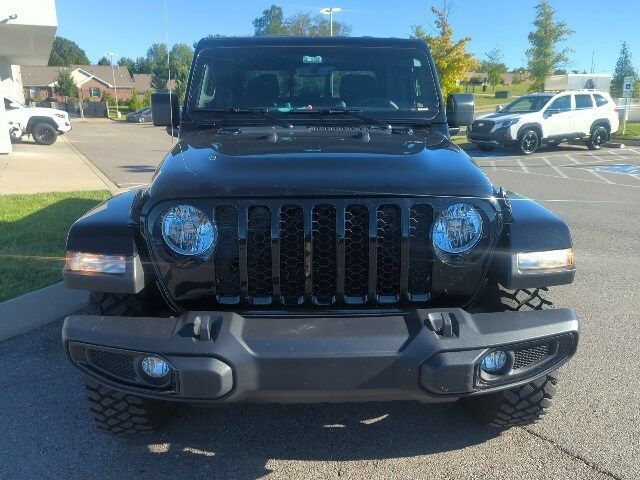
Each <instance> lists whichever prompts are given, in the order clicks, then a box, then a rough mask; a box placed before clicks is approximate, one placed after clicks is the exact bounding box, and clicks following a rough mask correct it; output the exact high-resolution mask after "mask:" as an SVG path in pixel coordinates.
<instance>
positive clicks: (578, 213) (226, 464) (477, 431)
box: [0, 123, 640, 480]
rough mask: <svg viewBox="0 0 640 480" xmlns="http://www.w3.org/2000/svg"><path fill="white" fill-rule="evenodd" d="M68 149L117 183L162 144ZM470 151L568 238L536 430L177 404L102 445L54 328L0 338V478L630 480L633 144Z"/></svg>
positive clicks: (152, 161)
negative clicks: (561, 222) (147, 433)
mask: <svg viewBox="0 0 640 480" xmlns="http://www.w3.org/2000/svg"><path fill="white" fill-rule="evenodd" d="M70 139H71V140H72V141H73V143H74V145H75V146H76V147H77V148H78V149H80V150H81V151H82V153H84V154H85V155H86V156H87V157H88V158H89V159H91V161H92V162H94V163H95V164H96V165H97V166H98V167H99V168H100V169H101V170H102V171H103V172H105V173H106V174H107V175H108V176H110V178H112V180H114V181H115V182H116V183H119V184H120V185H122V186H124V185H132V184H134V183H136V182H140V183H142V182H146V181H147V180H148V179H149V178H150V176H151V172H152V170H153V168H154V166H155V165H157V163H158V162H159V161H160V159H161V158H162V156H163V155H164V153H165V152H166V151H167V150H168V149H169V148H170V146H171V139H170V137H169V136H168V135H167V134H166V133H165V131H164V129H162V128H154V127H150V126H147V125H126V124H115V123H108V124H105V125H100V126H97V125H96V126H94V125H93V124H89V123H88V124H87V125H86V126H85V127H84V128H76V127H75V126H74V130H73V137H70ZM107 150H108V151H107ZM470 154H472V155H473V156H474V158H475V161H476V162H477V163H478V164H479V165H480V166H481V167H482V168H483V169H484V170H485V172H486V173H487V175H489V177H490V178H491V179H492V180H493V181H494V183H495V184H496V185H502V186H505V187H506V188H508V189H511V190H514V191H518V192H520V193H522V194H524V195H527V196H529V197H531V198H534V199H536V200H538V201H540V202H541V203H542V204H544V205H545V206H547V207H548V208H550V209H552V210H553V211H555V212H556V213H558V214H559V215H560V216H562V217H563V218H565V219H566V220H567V221H568V223H569V225H570V227H571V230H572V233H573V235H574V241H575V252H576V263H577V265H578V275H577V278H576V282H575V283H574V284H573V285H570V286H563V287H555V288H552V289H551V290H552V292H553V296H554V298H555V301H556V305H557V306H571V307H573V308H576V309H577V311H578V314H579V316H580V321H581V340H580V345H579V348H578V354H577V356H576V358H575V359H574V360H573V361H572V362H570V363H569V364H568V365H566V366H565V367H563V368H562V369H561V371H560V381H561V384H560V389H559V394H558V397H557V400H556V401H555V405H554V407H553V408H552V409H551V410H550V412H549V413H548V415H547V416H546V417H545V418H544V420H543V421H542V422H540V423H539V424H537V425H535V426H531V427H526V428H515V429H512V430H510V431H508V432H504V433H501V434H498V433H496V432H495V431H493V430H489V429H484V428H480V427H477V426H475V425H474V424H473V423H471V422H470V420H469V419H468V418H467V417H466V416H465V415H464V414H463V413H461V412H460V410H458V409H457V408H456V406H455V405H430V406H424V405H419V404H417V403H411V402H407V403H372V404H354V405H306V406H304V405H302V406H299V405H296V406H286V405H259V406H250V405H237V406H229V407H222V408H206V407H193V406H191V407H185V408H182V409H180V410H179V411H178V412H177V415H176V417H174V419H173V420H172V421H171V423H170V424H169V426H168V428H167V429H166V431H165V432H164V433H163V434H158V435H154V436H151V437H137V438H114V437H110V436H108V435H105V434H103V433H102V432H99V431H97V430H96V429H94V427H93V425H92V423H91V420H90V419H89V415H88V414H87V412H86V410H85V405H84V400H83V398H82V394H81V381H80V378H79V376H78V375H77V374H76V372H75V371H73V370H72V369H71V367H69V366H68V365H67V363H66V361H65V359H64V358H63V355H62V352H61V349H60V341H59V334H60V324H59V323H58V324H53V325H50V326H48V327H46V328H44V329H41V330H39V331H36V332H33V333H31V334H27V335H24V336H22V337H18V338H15V339H12V340H9V341H5V342H3V343H0V364H1V365H3V367H4V368H3V369H2V372H1V373H0V393H1V394H0V411H2V412H3V414H2V415H1V416H0V433H1V434H2V438H3V439H4V440H5V441H3V442H0V458H2V459H3V462H1V463H0V478H12V479H22V478H24V479H27V478H93V477H99V478H105V479H110V478H114V479H116V478H117V479H122V478H140V479H143V478H149V479H154V480H155V479H163V478H167V479H169V478H171V479H178V478H188V479H192V478H205V477H207V478H215V479H226V478H229V479H255V478H261V477H263V476H266V475H269V478H323V479H324V478H339V477H340V478H362V479H370V478H451V479H458V478H474V479H484V478H486V479H489V478H491V479H494V478H519V477H524V478H527V479H550V478H572V479H574V478H584V479H594V478H609V479H611V478H613V479H618V478H625V479H633V478H640V474H639V472H640V449H639V448H638V439H639V438H640V409H639V408H638V405H639V401H638V398H639V396H640V363H639V362H638V358H640V342H638V341H637V339H638V292H639V291H640V280H639V277H638V272H639V271H640V254H639V253H638V252H639V249H638V232H639V228H638V225H639V220H638V219H639V218H640V178H638V173H637V172H638V168H639V167H640V149H628V150H609V149H606V150H601V151H599V152H591V151H588V150H587V149H586V148H584V147H572V146H569V147H561V148H558V149H553V150H541V151H540V152H539V153H536V154H535V155H532V156H530V157H521V156H516V155H515V154H510V153H509V152H506V151H498V152H492V153H490V154H487V153H484V152H482V154H481V152H478V151H475V150H471V151H470Z"/></svg>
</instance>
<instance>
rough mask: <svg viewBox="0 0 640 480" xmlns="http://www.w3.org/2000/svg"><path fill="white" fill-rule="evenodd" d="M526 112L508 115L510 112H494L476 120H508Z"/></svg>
mask: <svg viewBox="0 0 640 480" xmlns="http://www.w3.org/2000/svg"><path fill="white" fill-rule="evenodd" d="M525 113H527V112H522V113H510V112H495V113H488V114H486V115H480V116H478V118H476V120H509V119H511V118H519V117H521V116H522V115H524V114H525Z"/></svg>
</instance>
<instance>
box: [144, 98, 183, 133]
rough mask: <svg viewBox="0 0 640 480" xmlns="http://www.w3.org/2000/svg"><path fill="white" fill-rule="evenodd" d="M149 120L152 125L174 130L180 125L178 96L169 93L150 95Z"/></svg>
mask: <svg viewBox="0 0 640 480" xmlns="http://www.w3.org/2000/svg"><path fill="white" fill-rule="evenodd" d="M151 118H152V119H153V124H154V125H155V126H157V127H158V126H160V127H165V126H168V127H172V126H173V128H176V127H177V126H178V125H180V105H179V104H178V95H176V94H175V93H173V92H171V93H169V92H161V93H152V94H151Z"/></svg>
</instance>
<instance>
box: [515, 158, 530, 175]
mask: <svg viewBox="0 0 640 480" xmlns="http://www.w3.org/2000/svg"><path fill="white" fill-rule="evenodd" d="M516 162H518V165H520V168H521V169H522V171H523V172H524V173H531V172H530V171H529V169H528V168H527V167H526V166H525V164H524V163H522V161H521V160H516Z"/></svg>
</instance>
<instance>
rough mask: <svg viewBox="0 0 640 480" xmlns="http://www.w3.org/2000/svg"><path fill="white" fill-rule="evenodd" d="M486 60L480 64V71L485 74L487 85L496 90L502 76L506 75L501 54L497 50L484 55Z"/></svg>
mask: <svg viewBox="0 0 640 480" xmlns="http://www.w3.org/2000/svg"><path fill="white" fill-rule="evenodd" d="M485 55H486V57H487V59H486V60H483V61H482V62H481V64H480V68H481V69H482V71H484V72H487V81H488V82H489V85H491V86H492V87H493V89H494V90H495V89H496V85H499V84H500V83H502V74H503V73H507V66H506V65H505V63H504V61H503V60H502V52H501V51H500V49H499V48H497V47H496V48H494V49H493V50H491V51H489V52H487V53H485Z"/></svg>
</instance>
